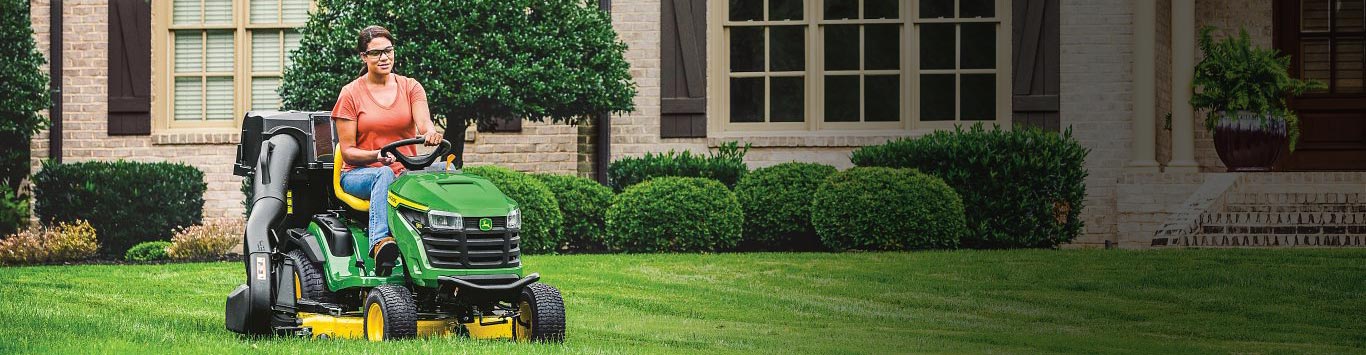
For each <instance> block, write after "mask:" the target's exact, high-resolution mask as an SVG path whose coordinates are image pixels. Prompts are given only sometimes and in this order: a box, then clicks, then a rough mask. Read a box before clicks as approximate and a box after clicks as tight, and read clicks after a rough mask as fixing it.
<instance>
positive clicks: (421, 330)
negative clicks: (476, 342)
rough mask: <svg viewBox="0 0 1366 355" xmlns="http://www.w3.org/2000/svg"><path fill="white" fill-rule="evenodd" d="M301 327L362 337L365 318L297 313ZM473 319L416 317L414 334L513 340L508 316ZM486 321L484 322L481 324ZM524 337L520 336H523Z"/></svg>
mask: <svg viewBox="0 0 1366 355" xmlns="http://www.w3.org/2000/svg"><path fill="white" fill-rule="evenodd" d="M298 317H299V321H300V323H302V324H301V326H303V327H307V328H311V329H312V332H313V337H314V338H329V339H338V338H339V339H365V318H363V317H360V316H343V317H334V316H330V315H326V314H317V313H307V312H299V315H298ZM484 319H485V318H475V320H474V321H473V322H470V323H460V322H458V321H457V320H455V319H419V320H418V321H417V336H418V337H433V336H448V335H451V334H455V333H457V331H458V329H460V327H463V328H465V331H466V332H467V333H469V336H470V338H474V339H513V338H514V331H513V325H514V324H515V323H516V322H514V321H513V319H512V318H493V317H490V318H487V319H488V320H487V321H485V320H484ZM481 323H483V324H487V325H481ZM524 337H525V336H523V338H524Z"/></svg>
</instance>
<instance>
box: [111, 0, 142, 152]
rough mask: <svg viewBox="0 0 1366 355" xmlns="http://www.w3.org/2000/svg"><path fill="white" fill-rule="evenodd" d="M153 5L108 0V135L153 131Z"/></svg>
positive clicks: (135, 1) (130, 0)
mask: <svg viewBox="0 0 1366 355" xmlns="http://www.w3.org/2000/svg"><path fill="white" fill-rule="evenodd" d="M151 25H152V5H151V4H150V3H149V2H147V1H144V0H111V1H110V2H109V135H111V136H112V135H145V134H150V133H151V132H152V115H151V111H152V30H151Z"/></svg>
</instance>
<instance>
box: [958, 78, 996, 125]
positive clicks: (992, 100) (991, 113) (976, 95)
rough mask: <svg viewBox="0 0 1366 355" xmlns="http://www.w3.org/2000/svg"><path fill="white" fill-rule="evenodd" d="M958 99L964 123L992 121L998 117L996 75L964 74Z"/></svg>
mask: <svg viewBox="0 0 1366 355" xmlns="http://www.w3.org/2000/svg"><path fill="white" fill-rule="evenodd" d="M958 98H959V99H960V100H963V102H962V104H961V105H959V106H958V107H960V108H961V109H962V110H963V116H962V117H963V120H964V121H990V120H993V119H995V117H996V74H963V92H962V93H960V94H959V96H958Z"/></svg>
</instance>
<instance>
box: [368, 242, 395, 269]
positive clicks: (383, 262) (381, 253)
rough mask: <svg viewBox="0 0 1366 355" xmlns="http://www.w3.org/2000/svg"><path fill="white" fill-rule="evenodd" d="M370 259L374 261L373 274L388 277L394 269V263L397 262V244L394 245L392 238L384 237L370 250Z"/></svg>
mask: <svg viewBox="0 0 1366 355" xmlns="http://www.w3.org/2000/svg"><path fill="white" fill-rule="evenodd" d="M370 258H372V259H374V260H375V274H377V275H380V276H389V272H390V271H392V270H393V269H394V264H395V263H394V262H395V261H397V260H398V244H395V243H394V238H393V237H384V239H380V240H379V242H376V243H375V247H373V248H370Z"/></svg>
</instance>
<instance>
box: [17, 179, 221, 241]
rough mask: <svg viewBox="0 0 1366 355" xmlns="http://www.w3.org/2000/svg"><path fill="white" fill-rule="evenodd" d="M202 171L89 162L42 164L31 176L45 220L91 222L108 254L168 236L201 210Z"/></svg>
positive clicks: (198, 216) (38, 209) (191, 222)
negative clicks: (35, 173)
mask: <svg viewBox="0 0 1366 355" xmlns="http://www.w3.org/2000/svg"><path fill="white" fill-rule="evenodd" d="M205 187H206V185H205V184H204V173H203V172H201V171H199V169H196V168H195V167H193V166H189V165H185V164H178V163H139V162H130V161H115V162H107V161H91V162H82V163H74V164H44V165H43V170H42V171H40V172H38V174H37V175H34V195H35V197H36V202H37V203H36V204H37V206H35V207H36V208H35V212H36V213H37V215H38V219H39V220H41V221H43V223H53V222H68V221H74V220H76V219H77V218H80V219H85V220H88V221H90V225H92V226H95V230H98V231H99V232H100V235H99V238H100V244H102V245H103V246H104V252H105V253H107V254H108V255H111V256H122V255H123V253H124V252H125V251H127V250H128V248H130V247H132V246H133V245H135V244H137V243H141V242H146V241H153V240H167V239H170V238H171V235H172V234H173V233H174V232H175V230H176V229H177V228H180V227H183V226H190V225H194V224H198V223H199V222H200V220H201V219H202V217H203V213H204V211H203V210H204V189H205Z"/></svg>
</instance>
